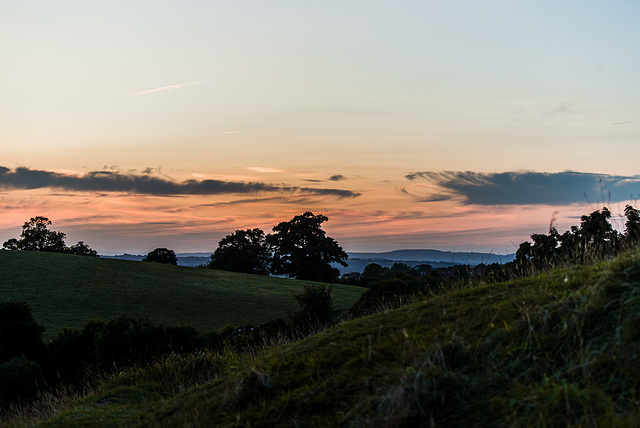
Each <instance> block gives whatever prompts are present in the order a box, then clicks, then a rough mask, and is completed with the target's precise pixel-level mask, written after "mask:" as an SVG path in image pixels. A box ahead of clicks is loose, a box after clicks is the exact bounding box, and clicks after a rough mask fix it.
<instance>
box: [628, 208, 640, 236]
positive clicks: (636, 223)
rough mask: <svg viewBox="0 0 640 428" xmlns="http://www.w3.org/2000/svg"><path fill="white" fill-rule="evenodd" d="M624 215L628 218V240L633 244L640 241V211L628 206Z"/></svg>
mask: <svg viewBox="0 0 640 428" xmlns="http://www.w3.org/2000/svg"><path fill="white" fill-rule="evenodd" d="M624 214H625V216H626V217H627V221H626V223H625V224H624V225H625V227H626V230H625V235H626V238H627V240H629V241H630V242H632V243H633V242H638V241H640V211H638V210H637V209H635V208H633V207H632V206H631V205H627V206H626V207H624Z"/></svg>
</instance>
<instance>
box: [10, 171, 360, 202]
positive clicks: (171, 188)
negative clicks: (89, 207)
mask: <svg viewBox="0 0 640 428" xmlns="http://www.w3.org/2000/svg"><path fill="white" fill-rule="evenodd" d="M45 187H50V188H57V189H64V190H66V191H79V192H127V193H133V194H144V195H156V196H180V195H222V194H257V193H280V194H290V195H299V194H307V195H316V196H333V197H338V198H355V197H358V196H360V194H359V193H357V192H352V191H350V190H341V189H315V188H309V187H297V186H286V185H277V184H269V183H264V182H256V181H251V182H245V181H225V180H210V179H209V180H194V179H191V180H185V181H182V182H176V181H173V180H171V179H168V178H161V177H155V176H151V175H148V174H134V173H120V172H114V171H92V172H88V173H86V174H84V175H69V174H61V173H57V172H52V171H43V170H35V169H29V168H25V167H20V168H16V169H15V170H13V171H12V170H10V169H9V168H6V167H3V166H0V189H39V188H45Z"/></svg>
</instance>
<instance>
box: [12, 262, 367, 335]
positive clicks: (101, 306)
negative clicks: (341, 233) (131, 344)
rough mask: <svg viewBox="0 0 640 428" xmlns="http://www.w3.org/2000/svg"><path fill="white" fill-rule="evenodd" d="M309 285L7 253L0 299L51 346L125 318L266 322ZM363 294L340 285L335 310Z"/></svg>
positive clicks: (203, 323) (211, 325)
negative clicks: (17, 305) (16, 306)
mask: <svg viewBox="0 0 640 428" xmlns="http://www.w3.org/2000/svg"><path fill="white" fill-rule="evenodd" d="M306 284H309V282H308V281H297V280H292V279H285V278H271V277H264V276H256V275H246V274H239V273H232V272H224V271H214V270H210V269H201V268H191V267H181V266H171V265H162V264H157V263H141V262H133V261H127V260H114V259H99V258H94V257H82V256H73V255H68V254H60V253H44V252H30V251H4V250H2V251H0V299H14V300H24V301H26V302H27V303H29V305H31V309H32V313H33V317H34V318H35V319H36V321H37V322H38V323H39V324H41V325H43V326H44V327H45V328H46V331H45V333H44V339H45V341H47V340H50V339H52V338H54V337H55V336H56V334H57V333H58V332H59V331H60V330H61V329H62V328H63V327H82V326H84V325H85V324H86V322H87V321H88V320H89V319H94V318H98V319H103V320H108V319H110V318H113V317H115V316H117V315H120V314H122V313H127V314H129V315H131V316H134V317H146V318H148V319H149V320H150V321H152V322H154V323H156V324H165V325H174V324H183V325H192V326H194V327H196V328H197V329H198V330H200V331H207V330H211V329H216V328H219V327H221V326H223V325H224V324H227V323H230V324H233V325H246V324H253V325H260V324H262V323H265V322H267V321H270V320H273V319H276V318H279V317H280V318H283V319H285V318H286V317H287V315H288V313H289V312H292V311H294V310H296V309H297V307H298V306H297V303H296V301H295V299H294V298H293V295H294V294H299V293H300V292H301V291H302V287H303V286H304V285H306ZM363 291H364V290H363V289H362V288H359V287H350V286H344V285H335V286H334V288H333V300H334V305H335V306H336V308H338V309H346V308H348V307H350V306H351V305H352V304H353V303H354V302H355V301H356V300H357V299H358V297H359V296H360V294H361V293H362V292H363Z"/></svg>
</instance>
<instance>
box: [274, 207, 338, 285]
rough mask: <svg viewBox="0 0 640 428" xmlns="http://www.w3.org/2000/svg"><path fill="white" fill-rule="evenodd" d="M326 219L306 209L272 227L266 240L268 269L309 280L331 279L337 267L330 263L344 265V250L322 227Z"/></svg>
mask: <svg viewBox="0 0 640 428" xmlns="http://www.w3.org/2000/svg"><path fill="white" fill-rule="evenodd" d="M327 220H329V218H328V217H326V216H324V215H314V214H313V213H312V212H309V211H307V212H305V213H304V214H302V215H297V216H295V217H294V218H293V219H291V220H290V221H285V222H282V223H280V224H278V225H277V226H275V227H274V228H273V232H274V233H273V234H272V235H269V236H268V237H267V242H268V243H269V244H270V245H271V248H272V250H273V258H272V263H271V272H273V273H274V274H276V275H287V276H289V277H292V278H297V279H304V280H310V281H323V282H331V281H334V280H335V279H336V278H337V277H338V275H339V274H340V271H339V270H338V269H336V268H333V267H331V263H340V264H341V265H343V266H347V258H348V257H349V256H348V255H347V253H345V252H344V250H343V249H342V247H340V246H339V245H338V243H337V242H336V241H335V240H334V239H333V238H330V237H328V236H327V235H326V232H325V231H324V230H322V223H324V222H325V221H327Z"/></svg>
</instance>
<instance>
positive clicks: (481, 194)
mask: <svg viewBox="0 0 640 428" xmlns="http://www.w3.org/2000/svg"><path fill="white" fill-rule="evenodd" d="M405 178H407V179H408V180H411V181H413V180H418V179H422V180H426V181H428V182H430V183H431V184H435V185H436V186H437V187H438V188H439V190H440V191H439V192H438V193H434V194H432V195H428V196H426V197H424V198H422V199H421V200H422V201H424V202H434V201H438V200H446V199H448V198H449V199H450V198H452V197H454V196H458V197H462V198H463V199H464V201H465V203H467V204H478V205H534V204H550V205H553V204H571V203H578V202H594V203H595V202H602V203H609V202H620V201H625V200H630V199H634V198H635V197H637V196H638V195H640V182H639V179H640V176H615V175H607V174H593V173H583V172H574V171H565V172H559V173H546V172H532V171H520V172H503V173H478V172H471V171H441V172H433V171H426V172H413V173H410V174H407V175H406V176H405Z"/></svg>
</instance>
